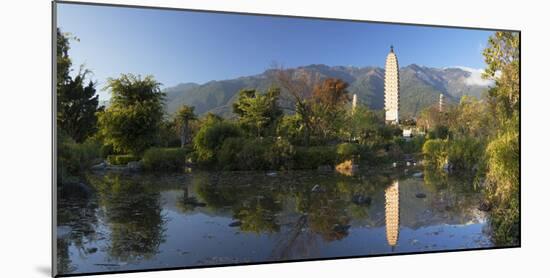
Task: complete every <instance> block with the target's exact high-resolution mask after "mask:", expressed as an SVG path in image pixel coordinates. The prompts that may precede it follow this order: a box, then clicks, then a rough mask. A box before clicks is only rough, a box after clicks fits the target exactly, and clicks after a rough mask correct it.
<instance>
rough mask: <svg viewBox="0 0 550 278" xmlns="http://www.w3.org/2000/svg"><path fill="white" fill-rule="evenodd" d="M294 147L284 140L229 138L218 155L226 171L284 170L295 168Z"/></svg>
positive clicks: (219, 162) (220, 164) (220, 163)
mask: <svg viewBox="0 0 550 278" xmlns="http://www.w3.org/2000/svg"><path fill="white" fill-rule="evenodd" d="M294 154H295V150H294V147H293V146H292V145H291V144H290V143H289V142H288V141H287V140H284V139H280V140H272V139H268V138H229V139H227V140H225V141H224V143H223V145H222V147H221V148H220V150H219V153H218V160H217V162H218V165H219V167H220V168H221V169H224V170H269V169H273V170H284V169H291V168H292V167H293V160H292V159H293V156H294Z"/></svg>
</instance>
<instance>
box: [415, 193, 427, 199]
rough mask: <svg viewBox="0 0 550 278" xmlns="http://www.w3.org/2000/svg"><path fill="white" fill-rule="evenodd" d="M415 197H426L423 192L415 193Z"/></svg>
mask: <svg viewBox="0 0 550 278" xmlns="http://www.w3.org/2000/svg"><path fill="white" fill-rule="evenodd" d="M416 198H420V199H422V198H426V194H424V193H416Z"/></svg>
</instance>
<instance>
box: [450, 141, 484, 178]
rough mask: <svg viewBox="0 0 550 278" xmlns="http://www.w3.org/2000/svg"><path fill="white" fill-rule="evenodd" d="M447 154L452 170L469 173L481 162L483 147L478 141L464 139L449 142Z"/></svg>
mask: <svg viewBox="0 0 550 278" xmlns="http://www.w3.org/2000/svg"><path fill="white" fill-rule="evenodd" d="M448 152H449V163H450V164H451V165H452V166H453V169H457V170H469V171H471V170H474V168H477V167H479V166H480V165H479V164H480V163H482V162H483V155H484V145H483V143H482V142H481V141H480V140H479V139H476V138H472V137H465V138H461V139H455V140H451V141H449V148H448Z"/></svg>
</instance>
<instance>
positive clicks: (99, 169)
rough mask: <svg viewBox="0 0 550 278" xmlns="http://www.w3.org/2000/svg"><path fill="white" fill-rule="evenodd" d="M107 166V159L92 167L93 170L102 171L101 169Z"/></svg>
mask: <svg viewBox="0 0 550 278" xmlns="http://www.w3.org/2000/svg"><path fill="white" fill-rule="evenodd" d="M106 168H107V163H105V161H103V162H101V163H99V164H96V165H94V166H92V167H90V169H91V170H92V171H101V170H105V169H106Z"/></svg>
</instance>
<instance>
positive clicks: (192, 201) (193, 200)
mask: <svg viewBox="0 0 550 278" xmlns="http://www.w3.org/2000/svg"><path fill="white" fill-rule="evenodd" d="M183 203H184V204H186V205H190V206H193V207H205V206H206V204H205V203H202V202H199V201H198V200H197V198H195V197H189V198H186V199H185V200H183Z"/></svg>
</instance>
